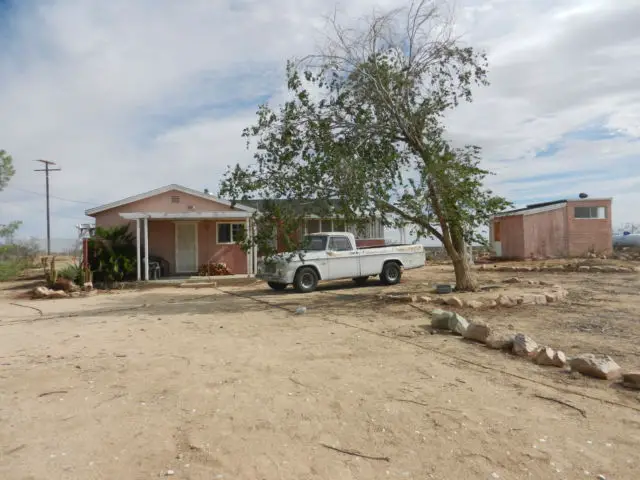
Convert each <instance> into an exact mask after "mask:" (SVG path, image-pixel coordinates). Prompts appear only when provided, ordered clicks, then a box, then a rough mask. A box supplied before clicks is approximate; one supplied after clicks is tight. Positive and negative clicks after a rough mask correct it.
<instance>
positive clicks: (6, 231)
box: [0, 221, 22, 243]
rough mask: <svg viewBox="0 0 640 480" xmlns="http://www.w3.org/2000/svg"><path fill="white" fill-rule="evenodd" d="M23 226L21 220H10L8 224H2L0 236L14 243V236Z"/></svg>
mask: <svg viewBox="0 0 640 480" xmlns="http://www.w3.org/2000/svg"><path fill="white" fill-rule="evenodd" d="M21 226H22V222H21V221H14V222H9V223H8V224H6V225H0V238H3V239H5V241H6V242H7V243H13V236H14V235H15V234H16V232H17V231H18V230H19V229H20V227H21Z"/></svg>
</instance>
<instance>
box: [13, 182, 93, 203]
mask: <svg viewBox="0 0 640 480" xmlns="http://www.w3.org/2000/svg"><path fill="white" fill-rule="evenodd" d="M7 188H8V189H10V190H11V189H13V190H19V191H21V192H25V193H31V194H33V195H39V196H41V197H42V196H44V195H45V194H44V193H42V192H34V191H33V190H27V189H26V188H21V187H16V186H14V185H8V186H7ZM49 196H50V197H51V198H55V199H56V200H62V201H64V202H71V203H78V204H82V205H96V202H85V201H83V200H72V199H70V198H64V197H57V196H56V195H49Z"/></svg>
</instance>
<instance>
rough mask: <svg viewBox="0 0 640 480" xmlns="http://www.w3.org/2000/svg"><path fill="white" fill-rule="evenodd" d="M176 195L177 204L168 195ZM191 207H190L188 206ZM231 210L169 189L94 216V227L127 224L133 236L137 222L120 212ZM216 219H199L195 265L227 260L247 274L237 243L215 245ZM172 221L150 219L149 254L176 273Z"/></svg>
mask: <svg viewBox="0 0 640 480" xmlns="http://www.w3.org/2000/svg"><path fill="white" fill-rule="evenodd" d="M173 196H179V197H180V203H172V201H171V197H173ZM190 206H191V207H193V208H189V207H190ZM230 210H233V209H232V208H231V207H229V206H227V205H222V204H220V203H217V202H214V201H211V200H207V199H203V198H198V197H194V196H192V195H188V194H185V193H183V192H180V191H176V190H173V191H169V192H166V193H163V194H159V195H156V196H153V197H150V198H147V199H144V200H139V201H137V202H132V203H129V204H126V205H122V206H120V207H117V208H113V209H110V210H107V211H104V212H100V213H98V214H96V215H95V219H96V226H97V227H113V226H117V225H126V224H129V231H130V232H132V233H133V234H134V236H135V234H136V222H135V221H128V220H125V219H123V218H122V217H120V213H134V212H142V213H150V212H164V213H182V212H211V211H230ZM225 222H237V223H243V224H244V223H245V219H243V218H238V219H237V220H233V219H229V220H227V219H225ZM216 229H217V227H216V221H214V220H201V221H199V222H198V265H202V264H205V263H207V262H208V261H211V262H220V263H226V264H227V266H228V267H229V268H230V269H231V271H232V273H234V274H246V273H247V256H246V254H245V253H244V252H243V251H242V249H241V248H240V247H239V246H238V245H218V244H217V243H216ZM175 235H176V233H175V221H174V220H149V254H150V255H158V256H160V257H162V258H164V259H165V260H167V262H169V264H170V267H169V268H170V273H175V248H176V244H175Z"/></svg>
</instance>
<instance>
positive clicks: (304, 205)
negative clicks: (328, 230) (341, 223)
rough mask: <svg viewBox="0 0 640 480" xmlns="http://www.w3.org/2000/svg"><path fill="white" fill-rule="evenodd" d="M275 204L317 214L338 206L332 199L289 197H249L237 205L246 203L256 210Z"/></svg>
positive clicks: (296, 210) (299, 211) (297, 211)
mask: <svg viewBox="0 0 640 480" xmlns="http://www.w3.org/2000/svg"><path fill="white" fill-rule="evenodd" d="M269 203H271V204H275V205H276V206H287V207H293V210H294V212H295V213H297V214H303V213H306V214H314V213H316V214H319V213H328V212H331V211H332V210H334V209H336V208H337V207H338V204H339V201H338V200H334V199H329V200H323V199H309V200H305V201H299V200H289V199H275V200H267V199H250V200H238V203H237V204H238V205H239V204H243V205H247V206H249V207H251V208H254V209H256V210H264V209H265V206H266V205H267V204H269Z"/></svg>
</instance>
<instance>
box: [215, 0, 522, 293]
mask: <svg viewBox="0 0 640 480" xmlns="http://www.w3.org/2000/svg"><path fill="white" fill-rule="evenodd" d="M434 5H435V4H432V3H431V2H429V1H426V0H425V1H420V2H419V3H412V4H411V6H410V7H409V9H408V11H407V10H406V9H405V11H403V10H402V9H400V10H394V11H392V12H390V13H387V14H384V15H378V16H374V17H373V18H372V19H371V21H370V24H369V28H368V29H367V30H366V31H362V32H359V31H357V30H354V29H346V28H342V27H340V26H339V25H337V24H336V23H335V22H334V23H333V26H334V30H335V31H334V33H335V35H334V37H335V40H334V41H332V42H331V43H330V44H329V45H328V47H327V49H326V51H324V52H321V53H320V54H318V55H313V56H310V57H308V58H307V59H306V60H305V61H304V62H301V63H293V62H289V63H288V64H287V70H286V72H287V85H288V90H289V96H288V98H289V100H288V101H286V102H285V103H284V105H282V106H280V107H279V108H277V109H272V108H271V107H269V106H268V105H262V106H260V108H259V109H258V112H257V122H256V124H255V125H253V126H251V127H248V128H247V129H245V130H244V132H243V136H244V137H245V138H247V141H248V144H249V142H250V141H251V140H253V141H254V142H255V154H254V160H255V162H254V164H253V165H251V166H249V167H246V168H242V167H240V166H239V165H237V166H236V167H235V168H232V169H229V170H228V171H227V173H226V175H225V178H224V179H223V182H222V185H221V195H226V196H228V197H230V198H232V199H233V200H242V199H246V198H251V197H256V196H258V197H262V198H271V199H288V200H292V201H294V202H296V203H303V202H305V201H306V200H309V199H334V200H335V212H336V213H338V214H340V215H341V216H343V217H344V218H345V219H346V220H347V222H348V223H351V222H358V221H363V220H366V219H368V218H371V217H373V216H376V215H382V216H383V218H384V222H385V223H386V225H387V226H401V225H406V224H412V225H415V226H416V229H417V233H418V235H420V236H430V237H435V238H437V239H439V240H440V241H441V242H442V243H443V244H444V246H445V248H446V250H447V252H448V254H449V256H450V257H451V259H452V261H453V263H454V267H455V270H456V280H457V288H458V289H459V290H472V289H474V288H475V283H474V281H473V279H472V278H471V276H470V272H471V270H470V267H469V264H468V261H467V260H468V257H467V254H466V252H465V250H466V245H468V244H469V243H471V242H473V241H477V240H479V239H478V237H477V234H476V232H477V228H478V227H479V226H483V225H485V224H486V222H487V220H488V218H489V217H490V216H491V215H492V214H493V213H495V212H497V211H500V210H502V209H504V208H506V207H507V206H508V205H509V203H508V202H507V201H506V200H505V199H504V198H501V197H499V196H496V195H494V194H493V193H492V192H491V191H490V190H487V189H485V188H484V187H483V182H484V179H485V177H486V176H487V175H488V174H489V172H488V171H486V170H484V169H482V168H481V167H480V149H479V147H476V146H465V147H461V148H459V147H454V146H452V145H451V144H450V142H449V141H448V140H447V139H446V135H445V128H444V123H443V117H444V115H445V114H446V113H447V111H449V110H450V109H452V108H455V107H456V106H457V105H458V104H459V103H460V102H461V101H467V102H468V101H471V100H472V89H473V87H474V86H476V85H487V83H488V82H487V61H486V56H485V55H484V54H483V53H479V52H477V51H476V50H474V49H473V48H471V47H468V46H463V45H461V44H460V43H459V42H458V40H457V39H456V38H454V37H453V35H452V33H451V28H450V25H449V24H447V23H446V22H445V21H443V20H442V17H441V16H440V15H439V11H438V9H437V8H436V7H435V6H434ZM407 20H408V21H407ZM261 247H262V248H264V246H263V245H261Z"/></svg>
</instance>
